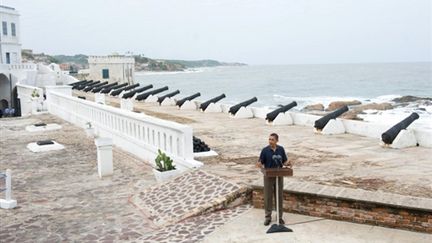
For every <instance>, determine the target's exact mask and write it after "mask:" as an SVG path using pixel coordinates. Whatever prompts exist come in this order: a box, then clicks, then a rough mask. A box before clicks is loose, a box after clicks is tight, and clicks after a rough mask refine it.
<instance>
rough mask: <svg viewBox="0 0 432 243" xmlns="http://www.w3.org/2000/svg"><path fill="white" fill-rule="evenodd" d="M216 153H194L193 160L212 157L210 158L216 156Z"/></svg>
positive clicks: (211, 151)
mask: <svg viewBox="0 0 432 243" xmlns="http://www.w3.org/2000/svg"><path fill="white" fill-rule="evenodd" d="M217 155H218V153H216V151H213V150H210V151H206V152H196V153H194V158H200V157H212V156H217Z"/></svg>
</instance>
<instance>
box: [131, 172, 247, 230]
mask: <svg viewBox="0 0 432 243" xmlns="http://www.w3.org/2000/svg"><path fill="white" fill-rule="evenodd" d="M250 192H251V191H250V189H249V188H247V187H246V186H240V185H237V184H235V183H232V182H229V181H227V180H225V179H223V178H221V177H219V176H216V175H213V174H210V173H208V172H204V171H202V170H200V169H195V170H191V171H189V172H186V173H184V174H182V175H180V176H178V177H176V178H174V179H172V180H170V181H167V182H164V183H159V184H157V185H155V186H152V187H149V188H147V189H144V191H141V192H138V193H136V194H134V195H133V196H132V197H131V199H130V201H131V202H132V203H133V204H134V205H135V206H136V207H137V208H139V209H140V210H141V212H143V213H144V214H145V215H146V216H147V217H148V218H149V219H151V220H152V221H153V223H154V224H155V225H156V226H167V225H171V224H174V223H176V222H179V221H182V220H184V219H186V218H190V217H193V216H197V215H202V214H206V213H210V212H213V211H217V210H221V209H227V208H231V207H234V206H238V205H241V204H244V203H246V202H248V201H249V199H250Z"/></svg>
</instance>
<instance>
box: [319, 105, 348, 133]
mask: <svg viewBox="0 0 432 243" xmlns="http://www.w3.org/2000/svg"><path fill="white" fill-rule="evenodd" d="M348 110H349V109H348V106H343V107H341V108H339V109H337V110H335V111H333V112H331V113H329V114H327V115H325V116H323V117H321V118H320V119H318V120H316V121H315V125H314V127H315V128H316V129H317V130H322V129H323V128H324V127H325V126H326V125H327V123H328V122H329V121H330V120H331V119H336V118H337V117H339V116H340V115H342V114H343V113H345V112H347V111H348Z"/></svg>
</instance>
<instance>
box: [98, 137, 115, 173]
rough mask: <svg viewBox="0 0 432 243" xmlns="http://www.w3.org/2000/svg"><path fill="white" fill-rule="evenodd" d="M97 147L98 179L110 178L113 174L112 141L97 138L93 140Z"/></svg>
mask: <svg viewBox="0 0 432 243" xmlns="http://www.w3.org/2000/svg"><path fill="white" fill-rule="evenodd" d="M95 144H96V147H97V160H98V173H99V177H100V178H102V177H104V176H110V175H112V174H113V158H112V157H113V155H112V145H113V142H112V139H111V138H97V139H95Z"/></svg>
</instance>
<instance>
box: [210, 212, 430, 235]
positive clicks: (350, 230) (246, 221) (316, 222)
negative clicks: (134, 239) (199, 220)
mask: <svg viewBox="0 0 432 243" xmlns="http://www.w3.org/2000/svg"><path fill="white" fill-rule="evenodd" d="M283 218H284V220H285V223H286V224H287V225H286V226H287V227H289V228H291V229H292V230H293V231H294V232H292V233H273V234H266V231H267V229H268V228H269V226H264V225H263V221H264V211H263V210H259V209H251V210H249V211H248V212H246V213H244V214H242V215H240V216H238V217H237V218H235V219H233V220H231V221H230V222H229V223H227V224H225V225H223V226H221V227H220V228H218V229H217V230H215V231H214V232H213V233H211V234H209V235H208V236H207V237H206V238H205V239H204V241H203V242H205V243H213V242H230V243H234V242H238V243H243V242H248V243H253V242H256V243H264V242H269V243H279V242H280V243H286V242H323V243H324V242H329V243H334V242H350V243H354V242H358V243H360V242H365V243H366V242H381V243H385V242H388V243H393V242H398V243H403V242H416V243H422V242H424V243H429V242H432V235H431V234H424V233H416V232H409V231H404V230H396V229H389V228H383V227H378V226H368V225H362V224H355V223H348V222H341V221H334V220H327V219H322V218H317V217H310V216H304V215H298V214H284V217H283Z"/></svg>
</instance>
